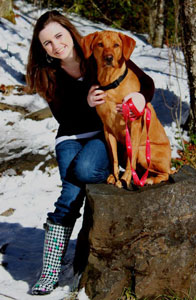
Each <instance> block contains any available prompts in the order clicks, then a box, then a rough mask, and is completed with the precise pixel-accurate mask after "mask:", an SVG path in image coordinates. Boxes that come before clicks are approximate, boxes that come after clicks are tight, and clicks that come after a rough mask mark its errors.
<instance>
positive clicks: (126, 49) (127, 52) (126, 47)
mask: <svg viewBox="0 0 196 300" xmlns="http://www.w3.org/2000/svg"><path fill="white" fill-rule="evenodd" d="M119 37H120V38H121V40H122V44H123V56H124V58H125V60H128V59H129V58H130V56H131V54H132V52H133V50H134V48H135V45H136V41H135V40H134V39H132V38H131V37H129V36H128V35H125V34H122V33H120V32H119Z"/></svg>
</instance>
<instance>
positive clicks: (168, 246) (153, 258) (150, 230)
mask: <svg viewBox="0 0 196 300" xmlns="http://www.w3.org/2000/svg"><path fill="white" fill-rule="evenodd" d="M195 194H196V170H195V169H193V168H191V167H189V166H184V167H183V168H181V169H180V171H179V172H178V173H176V174H175V175H173V178H172V180H171V182H167V183H161V184H159V185H154V186H150V187H144V188H137V189H136V190H125V189H118V188H116V187H113V186H111V185H106V184H89V185H87V201H86V207H85V212H84V221H83V226H82V229H81V232H80V234H79V236H78V243H77V247H76V255H75V262H74V267H75V272H82V276H81V280H80V284H79V288H82V287H85V291H86V294H87V295H88V297H89V298H90V299H91V300H116V299H118V298H119V297H120V296H121V295H122V294H123V290H124V288H125V287H126V288H129V287H132V291H133V292H135V294H136V295H137V297H138V298H145V297H151V299H155V297H157V296H160V295H161V294H162V295H163V294H167V295H169V293H170V292H171V291H173V292H174V293H175V295H179V296H181V297H182V296H183V297H184V296H187V295H188V294H189V295H190V296H195V295H196V197H195Z"/></svg>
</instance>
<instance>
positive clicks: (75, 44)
mask: <svg viewBox="0 0 196 300" xmlns="http://www.w3.org/2000/svg"><path fill="white" fill-rule="evenodd" d="M80 39H81V36H80V34H79V33H78V32H77V30H76V28H75V27H74V26H73V25H72V24H71V23H70V22H69V20H68V19H67V18H66V17H65V16H63V15H62V14H60V13H59V12H57V11H50V12H46V13H45V14H43V15H42V16H41V17H40V18H39V19H38V21H37V23H36V25H35V28H34V33H33V38H32V42H31V46H30V50H29V58H28V64H27V83H28V85H29V87H30V89H31V90H32V91H35V92H37V93H38V94H39V95H40V96H42V97H43V98H44V99H45V100H46V101H47V102H48V104H49V106H50V109H51V111H52V113H53V115H54V117H55V118H56V120H57V121H58V123H59V129H58V132H57V136H56V157H57V162H58V166H59V171H60V176H61V180H62V191H61V195H60V197H59V198H58V199H57V201H56V202H55V210H54V212H49V213H48V217H47V221H46V224H45V242H44V255H43V269H42V273H41V276H40V279H39V280H38V282H37V283H36V284H35V285H34V286H33V288H32V293H33V294H35V295H44V294H48V293H50V292H51V291H52V290H53V289H54V288H55V287H56V286H57V284H58V278H59V273H60V269H61V260H62V257H63V255H64V254H65V251H66V249H67V245H68V242H69V239H70V236H71V233H72V230H73V227H74V224H75V221H76V219H77V218H78V217H79V216H80V214H79V210H80V208H81V206H82V202H83V199H84V196H85V184H86V183H101V182H104V181H105V180H106V178H107V176H108V175H109V159H108V154H107V147H106V145H105V140H104V137H103V128H102V123H101V121H100V119H99V117H98V115H97V113H96V110H95V106H96V105H98V104H102V103H104V97H105V93H104V92H103V91H101V90H99V89H97V88H98V85H93V83H95V82H96V81H95V76H96V72H95V71H93V70H96V68H95V65H94V61H93V59H92V58H91V59H90V60H88V61H87V60H85V59H84V56H83V52H82V50H81V48H80ZM134 66H135V65H134ZM135 68H136V69H138V71H139V72H141V73H140V79H141V84H142V82H144V85H145V86H148V88H147V89H146V95H147V94H148V91H149V90H151V87H152V88H153V82H152V80H151V79H150V78H149V79H148V76H146V75H145V74H144V73H143V72H142V71H141V70H140V69H139V68H138V67H136V66H135ZM149 86H150V87H149ZM143 90H144V93H143V94H145V88H144V86H143ZM150 93H151V91H150ZM150 97H151V96H150ZM150 100H151V99H150Z"/></svg>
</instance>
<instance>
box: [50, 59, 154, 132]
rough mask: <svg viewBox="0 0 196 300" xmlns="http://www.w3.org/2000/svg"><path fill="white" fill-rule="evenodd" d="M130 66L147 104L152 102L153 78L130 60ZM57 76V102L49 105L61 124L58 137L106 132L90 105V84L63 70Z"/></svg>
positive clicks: (128, 64)
mask: <svg viewBox="0 0 196 300" xmlns="http://www.w3.org/2000/svg"><path fill="white" fill-rule="evenodd" d="M127 67H128V68H130V69H131V70H132V71H133V72H134V73H135V74H136V75H137V76H138V78H139V80H140V84H141V90H140V92H141V93H142V94H143V95H144V97H145V99H146V102H150V101H151V100H152V97H153V94H154V82H153V80H152V78H151V77H149V76H148V75H147V74H145V73H144V72H143V71H142V70H141V69H140V68H139V67H138V66H136V65H135V64H134V63H133V62H132V61H131V60H129V61H128V62H127ZM56 76H57V84H58V85H57V89H56V95H55V101H54V100H53V101H51V102H50V103H49V106H50V109H51V111H52V113H53V115H54V117H55V118H56V120H57V121H58V123H59V129H58V132H57V138H59V137H62V136H72V135H80V134H84V133H89V132H96V131H100V130H103V125H102V122H101V120H100V118H99V116H98V115H97V112H96V108H95V107H90V106H89V105H88V102H87V95H88V91H89V89H90V86H91V84H90V83H89V81H87V80H85V79H84V80H77V79H74V78H73V77H71V76H69V75H68V74H67V73H66V72H65V71H64V70H63V69H59V70H58V71H57V73H56Z"/></svg>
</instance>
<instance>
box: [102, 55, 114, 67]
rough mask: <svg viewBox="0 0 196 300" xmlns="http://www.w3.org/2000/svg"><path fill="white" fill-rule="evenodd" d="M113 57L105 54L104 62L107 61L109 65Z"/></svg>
mask: <svg viewBox="0 0 196 300" xmlns="http://www.w3.org/2000/svg"><path fill="white" fill-rule="evenodd" d="M113 59H114V57H113V55H111V54H110V55H105V56H104V60H105V62H106V63H107V65H111V64H112V62H113Z"/></svg>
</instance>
